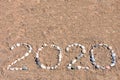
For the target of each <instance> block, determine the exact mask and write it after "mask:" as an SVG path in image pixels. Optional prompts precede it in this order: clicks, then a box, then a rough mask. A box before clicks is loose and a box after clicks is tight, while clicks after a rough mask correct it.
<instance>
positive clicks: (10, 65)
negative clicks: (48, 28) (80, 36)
mask: <svg viewBox="0 0 120 80" xmlns="http://www.w3.org/2000/svg"><path fill="white" fill-rule="evenodd" d="M20 46H24V47H25V48H26V49H27V51H26V53H25V54H24V55H23V56H22V57H20V58H18V59H16V60H15V61H14V62H12V63H11V64H9V65H8V66H7V70H11V71H14V70H16V71H17V70H28V67H26V66H25V65H24V66H22V67H21V68H18V67H12V66H13V65H15V64H16V63H17V62H20V61H21V60H24V59H25V58H26V57H28V56H29V54H30V53H31V52H32V46H31V45H29V44H28V43H16V44H14V45H13V46H11V47H10V50H11V51H12V50H14V49H15V48H17V47H20ZM45 47H50V48H54V49H55V50H57V51H58V61H57V63H56V64H54V65H53V66H46V65H44V64H43V63H41V61H40V59H39V58H40V56H39V55H40V52H41V51H42V50H43V49H44V48H45ZM71 47H79V48H81V52H80V53H79V55H78V56H77V57H76V58H75V59H73V60H72V61H71V62H70V63H69V64H68V65H67V69H70V70H80V69H84V70H88V69H89V67H83V66H74V64H75V63H76V62H77V61H78V60H80V59H81V58H82V57H83V56H84V54H85V53H86V49H85V47H84V46H83V45H81V44H79V43H73V44H71V45H68V46H67V47H66V48H65V51H66V52H67V53H69V51H70V48H71ZM98 47H104V48H106V49H108V50H109V51H110V55H111V63H110V65H104V66H103V65H102V66H101V65H98V64H97V63H96V60H95V57H94V53H93V52H94V49H95V48H98ZM61 61H62V49H61V48H60V47H59V46H57V45H54V44H52V45H48V44H43V45H42V47H40V48H38V50H37V52H36V54H35V63H36V64H37V65H38V66H39V67H40V68H42V69H47V70H55V69H57V68H58V66H60V64H61ZM90 61H91V63H92V65H93V66H94V67H95V68H96V69H102V70H104V69H111V67H114V66H115V64H116V53H115V52H114V50H113V49H112V47H111V46H109V45H107V44H95V45H94V46H92V48H91V49H90Z"/></svg>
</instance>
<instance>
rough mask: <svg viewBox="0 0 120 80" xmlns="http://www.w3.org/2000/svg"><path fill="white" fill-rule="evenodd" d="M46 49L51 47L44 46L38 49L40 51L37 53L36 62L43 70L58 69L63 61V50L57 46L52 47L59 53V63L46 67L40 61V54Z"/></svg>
mask: <svg viewBox="0 0 120 80" xmlns="http://www.w3.org/2000/svg"><path fill="white" fill-rule="evenodd" d="M45 47H49V46H48V45H47V44H44V45H43V46H42V47H41V48H39V49H38V51H37V53H36V57H35V62H36V64H37V65H38V66H39V67H40V68H42V69H48V70H53V69H56V68H57V67H58V66H59V65H60V63H61V61H62V50H61V48H60V47H59V46H56V45H54V44H52V45H50V47H51V48H55V49H56V50H57V51H58V63H57V64H56V65H54V66H45V65H44V64H42V63H41V62H40V60H39V52H41V51H42V50H43V49H44V48H45Z"/></svg>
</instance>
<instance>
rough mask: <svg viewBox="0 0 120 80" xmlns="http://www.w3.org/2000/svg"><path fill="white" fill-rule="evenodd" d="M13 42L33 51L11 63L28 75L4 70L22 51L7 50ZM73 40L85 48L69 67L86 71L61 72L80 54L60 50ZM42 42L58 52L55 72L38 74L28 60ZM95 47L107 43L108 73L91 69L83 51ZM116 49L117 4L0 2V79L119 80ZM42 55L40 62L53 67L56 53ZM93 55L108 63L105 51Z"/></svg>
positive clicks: (109, 0) (119, 40) (119, 38)
mask: <svg viewBox="0 0 120 80" xmlns="http://www.w3.org/2000/svg"><path fill="white" fill-rule="evenodd" d="M17 42H27V43H29V44H31V45H32V47H33V52H32V54H30V56H29V57H28V58H26V59H25V60H23V61H21V62H19V63H17V64H16V65H15V66H17V67H21V66H22V65H27V66H28V67H29V70H28V71H9V70H6V67H7V65H8V64H10V63H11V62H12V61H14V60H15V59H17V58H18V56H22V55H23V54H24V52H25V49H24V48H17V49H15V50H14V51H10V50H9V47H10V46H12V45H13V44H15V43H17ZM74 42H78V43H81V44H83V45H84V46H85V47H86V50H87V53H86V54H85V57H83V58H82V59H81V60H80V61H78V62H77V63H76V64H75V65H82V66H89V67H90V70H89V71H85V70H67V69H66V65H67V64H68V63H69V62H70V61H71V60H72V59H74V57H75V56H77V55H78V53H79V50H80V49H79V48H78V49H77V48H73V49H71V52H70V54H67V53H66V52H65V50H64V49H65V47H66V46H67V45H68V44H71V43H74ZM43 43H48V44H52V43H54V44H56V45H58V46H60V47H61V48H62V49H63V60H62V64H61V65H60V66H59V67H58V68H57V69H56V70H43V69H41V68H39V67H38V66H37V65H36V64H35V62H34V56H35V52H36V51H37V49H38V47H40V46H41V45H42V44H43ZM96 43H107V44H109V45H111V46H112V47H113V49H114V50H115V52H116V54H117V65H116V66H115V67H113V68H112V69H111V70H105V71H102V70H96V69H94V67H93V66H92V65H91V63H90V60H89V50H90V48H91V46H92V45H94V44H96ZM119 46H120V1H119V0H0V80H120V74H119V73H120V49H119ZM45 52H46V54H41V56H42V57H41V61H42V63H44V64H47V65H52V64H55V62H56V60H57V59H56V57H57V56H56V55H57V54H56V51H55V50H54V49H45V50H44V51H43V53H45ZM95 54H96V59H97V61H98V63H99V64H109V63H110V58H109V56H107V55H108V54H109V52H108V51H107V50H105V49H103V48H100V49H98V48H97V49H96V50H95ZM102 60H103V61H102ZM80 63H81V64H80Z"/></svg>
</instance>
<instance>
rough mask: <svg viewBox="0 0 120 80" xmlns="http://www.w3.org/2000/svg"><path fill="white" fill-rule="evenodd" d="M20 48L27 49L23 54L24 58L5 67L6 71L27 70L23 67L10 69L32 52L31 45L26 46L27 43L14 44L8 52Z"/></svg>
mask: <svg viewBox="0 0 120 80" xmlns="http://www.w3.org/2000/svg"><path fill="white" fill-rule="evenodd" d="M20 46H24V47H26V48H27V50H28V51H27V52H26V53H25V54H24V56H22V57H21V58H18V59H17V60H15V61H14V62H12V63H11V64H10V65H8V66H7V70H12V71H13V70H27V69H28V68H27V67H26V66H23V67H21V68H18V67H12V66H13V65H14V64H16V63H17V62H20V61H21V60H24V59H25V58H26V57H28V56H29V54H30V53H31V52H32V47H31V45H29V44H27V43H17V44H14V45H13V46H11V48H10V50H13V49H15V48H16V47H20Z"/></svg>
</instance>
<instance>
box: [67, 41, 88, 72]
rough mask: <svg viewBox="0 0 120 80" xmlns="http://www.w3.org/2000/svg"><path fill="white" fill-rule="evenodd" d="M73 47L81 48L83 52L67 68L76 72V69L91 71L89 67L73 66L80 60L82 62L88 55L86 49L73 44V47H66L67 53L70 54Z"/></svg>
mask: <svg viewBox="0 0 120 80" xmlns="http://www.w3.org/2000/svg"><path fill="white" fill-rule="evenodd" d="M71 47H80V48H81V49H82V51H81V52H80V54H79V55H78V56H77V57H76V58H75V59H73V60H72V61H71V62H70V63H69V64H68V66H67V68H68V69H71V70H75V69H78V70H80V69H89V67H82V66H76V67H75V66H73V64H75V63H76V62H77V61H78V60H80V59H81V58H82V57H83V56H84V54H85V53H86V49H85V47H84V46H83V45H81V44H79V43H73V44H71V45H68V46H67V47H66V52H69V50H70V48H71Z"/></svg>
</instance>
